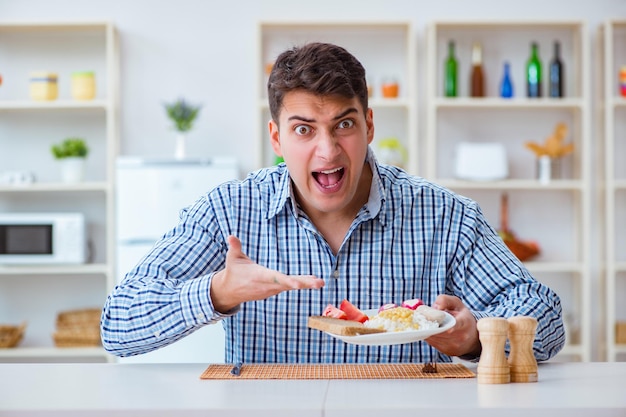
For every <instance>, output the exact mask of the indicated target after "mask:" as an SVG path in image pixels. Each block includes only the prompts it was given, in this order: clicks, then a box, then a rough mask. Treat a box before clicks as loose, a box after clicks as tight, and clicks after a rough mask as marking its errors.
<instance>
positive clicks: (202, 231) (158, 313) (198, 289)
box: [101, 199, 235, 356]
mask: <svg viewBox="0 0 626 417" xmlns="http://www.w3.org/2000/svg"><path fill="white" fill-rule="evenodd" d="M226 250H227V246H226V243H225V240H224V239H223V238H222V235H221V233H220V231H219V227H218V226H217V225H216V222H215V221H214V220H213V216H211V210H210V207H209V205H208V204H207V202H206V199H200V200H199V201H198V202H197V203H196V204H195V205H193V206H192V207H190V208H189V209H184V210H182V211H181V219H180V222H179V224H178V225H177V226H176V227H175V228H174V229H172V230H171V231H169V232H168V233H166V234H165V235H164V236H163V238H161V239H160V240H159V241H158V242H157V243H156V244H155V245H154V247H153V248H152V249H151V250H150V251H149V253H148V254H146V256H145V257H144V258H143V259H142V260H141V261H140V262H139V263H138V264H137V265H136V266H135V267H134V268H133V269H132V270H131V271H130V272H128V273H127V274H126V276H125V279H124V280H123V282H121V283H120V284H119V285H117V286H116V287H115V289H114V290H113V291H112V292H111V294H110V295H109V296H108V298H107V300H106V302H105V305H104V309H103V313H102V319H101V338H102V345H103V347H104V348H105V350H107V351H108V352H110V353H112V354H114V355H117V356H132V355H137V354H141V353H146V352H149V351H152V350H155V349H157V348H160V347H163V346H166V345H168V344H170V343H173V342H175V341H177V340H179V339H180V338H182V337H184V336H186V335H188V334H190V333H192V332H193V331H195V330H197V329H199V328H200V327H202V326H205V325H208V324H214V323H216V322H218V321H220V320H221V319H223V318H224V317H227V316H228V315H231V314H234V312H235V311H232V312H229V313H228V314H225V315H224V314H220V313H219V312H217V311H215V309H214V307H213V303H212V301H211V297H210V285H211V279H212V278H213V275H214V274H215V272H216V271H218V270H220V269H222V268H223V265H224V262H225V256H226Z"/></svg>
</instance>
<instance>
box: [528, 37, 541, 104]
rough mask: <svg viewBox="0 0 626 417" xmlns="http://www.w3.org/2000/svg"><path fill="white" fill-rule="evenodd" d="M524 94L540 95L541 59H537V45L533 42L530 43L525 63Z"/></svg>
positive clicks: (529, 95) (530, 95)
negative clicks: (528, 56) (528, 55)
mask: <svg viewBox="0 0 626 417" xmlns="http://www.w3.org/2000/svg"><path fill="white" fill-rule="evenodd" d="M526 95H527V96H528V97H541V95H542V94H541V60H540V59H539V45H537V42H533V43H532V44H531V45H530V58H528V62H527V63H526Z"/></svg>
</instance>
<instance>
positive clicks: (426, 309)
mask: <svg viewBox="0 0 626 417" xmlns="http://www.w3.org/2000/svg"><path fill="white" fill-rule="evenodd" d="M415 311H417V312H418V313H420V314H421V315H423V316H424V317H426V319H427V320H430V321H435V322H437V323H438V324H439V325H440V326H441V325H442V324H443V322H444V320H445V319H446V313H444V312H443V311H441V310H437V309H436V308H432V307H430V306H427V305H426V304H422V305H421V306H419V307H417V309H416V310H415Z"/></svg>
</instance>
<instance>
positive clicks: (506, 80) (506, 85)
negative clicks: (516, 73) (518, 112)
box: [500, 61, 515, 98]
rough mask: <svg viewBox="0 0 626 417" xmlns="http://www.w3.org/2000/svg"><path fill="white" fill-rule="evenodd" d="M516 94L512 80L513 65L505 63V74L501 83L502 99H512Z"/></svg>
mask: <svg viewBox="0 0 626 417" xmlns="http://www.w3.org/2000/svg"><path fill="white" fill-rule="evenodd" d="M514 94H515V92H514V90H513V79H512V78H511V64H509V62H508V61H505V62H504V73H503V74H502V81H500V97H503V98H511V97H513V95H514Z"/></svg>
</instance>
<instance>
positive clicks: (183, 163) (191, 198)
mask: <svg viewBox="0 0 626 417" xmlns="http://www.w3.org/2000/svg"><path fill="white" fill-rule="evenodd" d="M116 176H117V195H116V197H117V198H116V219H117V220H116V221H117V224H116V234H117V239H116V246H117V248H116V252H117V254H116V255H117V273H116V275H117V281H118V282H121V280H122V279H123V278H124V275H125V274H126V273H127V272H128V271H129V270H130V269H132V268H133V267H134V266H135V265H136V264H137V262H138V261H139V260H140V259H141V258H142V257H143V256H144V255H145V254H146V253H147V252H148V251H149V250H150V248H152V246H153V245H154V243H155V242H156V240H157V239H158V238H159V237H161V236H162V235H163V234H164V233H165V232H166V231H168V230H169V229H171V228H172V227H173V226H175V225H176V223H177V222H178V215H179V211H180V210H181V209H182V208H183V207H185V206H188V205H190V204H192V203H193V202H195V201H196V200H197V199H198V198H199V197H200V196H201V195H202V194H204V193H206V192H207V191H209V190H210V189H212V188H213V187H215V186H216V185H218V184H220V183H222V182H224V181H228V180H232V179H237V178H238V168H237V163H236V161H235V160H234V159H230V158H220V159H212V160H201V159H196V160H192V159H184V160H172V159H156V158H137V157H120V158H118V160H117V172H116ZM119 361H120V362H134V363H183V362H186V363H223V362H224V329H223V328H222V325H221V324H220V323H217V324H214V325H209V326H205V327H203V328H201V329H200V330H198V331H196V332H194V333H193V334H191V335H189V336H187V337H184V338H183V339H181V340H179V341H177V342H175V343H173V344H171V345H169V346H166V347H164V348H161V349H158V350H156V351H153V352H150V353H146V354H143V355H137V356H133V357H128V358H120V359H119Z"/></svg>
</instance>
